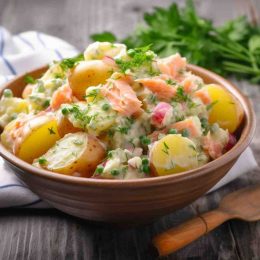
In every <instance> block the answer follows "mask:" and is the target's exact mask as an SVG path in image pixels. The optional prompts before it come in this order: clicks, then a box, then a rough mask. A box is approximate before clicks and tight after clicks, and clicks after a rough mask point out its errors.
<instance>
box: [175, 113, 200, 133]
mask: <svg viewBox="0 0 260 260" xmlns="http://www.w3.org/2000/svg"><path fill="white" fill-rule="evenodd" d="M170 128H175V129H176V130H178V131H182V130H184V129H187V130H188V131H189V137H199V136H201V135H202V131H201V123H200V120H199V118H197V117H189V118H187V119H185V120H183V121H179V122H177V123H174V124H172V125H171V127H170Z"/></svg>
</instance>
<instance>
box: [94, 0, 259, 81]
mask: <svg viewBox="0 0 260 260" xmlns="http://www.w3.org/2000/svg"><path fill="white" fill-rule="evenodd" d="M143 18H144V24H139V25H138V26H137V28H136V29H135V30H134V31H133V32H132V33H130V34H129V35H128V36H127V37H126V38H124V39H121V40H120V39H117V38H116V36H115V35H114V34H112V33H109V32H105V33H102V34H99V35H98V34H95V35H92V39H93V40H100V41H111V42H115V41H120V42H123V43H125V44H126V45H127V47H128V48H132V49H133V48H137V47H140V46H147V45H149V44H151V43H152V44H153V45H152V46H151V50H153V51H154V52H155V53H157V54H158V55H159V56H161V57H166V56H169V55H171V54H173V53H176V52H179V53H180V54H181V55H182V56H184V57H187V59H188V61H189V62H190V63H193V64H197V65H200V66H202V67H206V68H208V69H211V70H213V71H215V72H216V73H219V74H222V75H230V74H233V75H235V76H237V77H238V78H249V79H250V80H251V81H252V82H255V83H259V82H260V28H259V26H257V25H254V24H251V23H250V22H249V21H248V20H247V18H246V17H244V16H242V17H238V18H235V19H233V20H230V21H227V22H225V23H224V24H223V25H222V26H219V27H216V26H214V25H213V23H212V21H211V20H208V19H204V18H202V17H200V16H199V15H198V14H197V12H196V10H195V7H194V4H193V1H192V0H187V1H186V6H185V7H184V8H181V7H179V6H178V5H177V4H176V3H173V4H171V5H170V6H169V7H167V8H162V7H156V8H155V10H154V11H153V12H151V13H145V14H144V16H143ZM127 67H128V66H126V67H123V69H124V70H125V69H126V68H127Z"/></svg>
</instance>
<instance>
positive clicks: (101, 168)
mask: <svg viewBox="0 0 260 260" xmlns="http://www.w3.org/2000/svg"><path fill="white" fill-rule="evenodd" d="M103 171H104V167H103V166H101V165H99V166H97V168H96V170H95V173H97V174H101V173H102V172H103Z"/></svg>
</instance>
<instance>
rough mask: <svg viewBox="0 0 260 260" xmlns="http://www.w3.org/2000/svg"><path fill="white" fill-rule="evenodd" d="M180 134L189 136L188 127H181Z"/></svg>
mask: <svg viewBox="0 0 260 260" xmlns="http://www.w3.org/2000/svg"><path fill="white" fill-rule="evenodd" d="M181 135H182V136H183V137H189V136H190V133H189V130H188V129H186V128H185V129H183V130H182V131H181Z"/></svg>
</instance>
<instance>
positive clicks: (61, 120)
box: [58, 114, 80, 137]
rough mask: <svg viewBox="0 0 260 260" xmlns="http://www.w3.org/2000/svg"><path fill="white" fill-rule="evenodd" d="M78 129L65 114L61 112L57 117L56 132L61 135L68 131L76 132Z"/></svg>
mask: <svg viewBox="0 0 260 260" xmlns="http://www.w3.org/2000/svg"><path fill="white" fill-rule="evenodd" d="M79 131H80V128H77V127H74V126H73V124H72V123H71V122H70V121H69V119H68V118H67V117H66V116H64V115H62V114H61V115H60V116H59V117H58V133H59V135H60V136H61V137H63V136H64V135H66V134H68V133H76V132H79Z"/></svg>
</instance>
